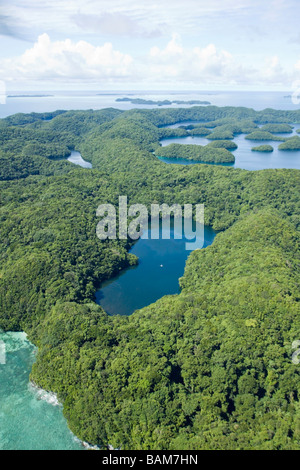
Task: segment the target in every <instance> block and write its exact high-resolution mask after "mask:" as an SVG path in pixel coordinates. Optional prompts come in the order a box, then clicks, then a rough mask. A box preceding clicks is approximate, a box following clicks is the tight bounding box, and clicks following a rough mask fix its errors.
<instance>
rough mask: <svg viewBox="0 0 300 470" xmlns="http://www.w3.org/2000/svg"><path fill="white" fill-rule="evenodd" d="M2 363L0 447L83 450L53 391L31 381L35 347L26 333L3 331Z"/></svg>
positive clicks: (0, 340)
mask: <svg viewBox="0 0 300 470" xmlns="http://www.w3.org/2000/svg"><path fill="white" fill-rule="evenodd" d="M0 342H1V345H2V346H4V348H5V363H3V362H4V361H2V362H1V363H0V423H1V425H0V450H84V447H83V444H82V443H81V441H79V440H78V439H76V437H75V436H74V435H73V434H72V433H71V431H70V430H69V428H68V426H67V422H66V420H65V418H64V416H63V412H62V406H61V405H60V404H59V403H58V402H57V399H56V397H55V395H54V394H51V393H47V392H45V391H43V390H40V389H37V388H35V387H34V386H32V385H31V384H30V381H29V374H30V371H31V369H32V365H33V363H34V362H35V357H36V348H35V347H34V346H33V345H32V344H31V343H30V342H29V341H28V340H27V337H26V334H25V333H12V332H9V333H4V332H2V331H1V330H0Z"/></svg>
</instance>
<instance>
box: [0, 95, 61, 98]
mask: <svg viewBox="0 0 300 470" xmlns="http://www.w3.org/2000/svg"><path fill="white" fill-rule="evenodd" d="M49 96H54V95H8V96H7V98H48V97H49Z"/></svg>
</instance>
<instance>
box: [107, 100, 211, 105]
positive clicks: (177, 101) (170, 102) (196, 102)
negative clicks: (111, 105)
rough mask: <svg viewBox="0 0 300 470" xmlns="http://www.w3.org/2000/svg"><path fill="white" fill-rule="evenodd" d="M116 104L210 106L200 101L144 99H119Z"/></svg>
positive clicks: (206, 102)
mask: <svg viewBox="0 0 300 470" xmlns="http://www.w3.org/2000/svg"><path fill="white" fill-rule="evenodd" d="M116 102H118V103H120V102H129V103H131V104H138V105H152V106H170V105H172V104H188V105H210V104H211V103H210V102H209V101H200V100H189V101H180V100H175V101H170V100H163V101H153V100H145V99H143V98H117V99H116Z"/></svg>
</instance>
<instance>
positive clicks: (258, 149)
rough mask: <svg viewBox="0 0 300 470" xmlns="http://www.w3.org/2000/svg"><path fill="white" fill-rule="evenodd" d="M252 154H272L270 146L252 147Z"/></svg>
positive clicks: (272, 150)
mask: <svg viewBox="0 0 300 470" xmlns="http://www.w3.org/2000/svg"><path fill="white" fill-rule="evenodd" d="M251 150H252V152H274V148H273V147H272V145H259V146H258V147H253V148H252V149H251Z"/></svg>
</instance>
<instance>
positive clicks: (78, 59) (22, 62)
mask: <svg viewBox="0 0 300 470" xmlns="http://www.w3.org/2000/svg"><path fill="white" fill-rule="evenodd" d="M132 63H133V59H132V57H131V56H130V55H129V54H123V53H121V52H120V51H117V50H115V49H114V48H113V46H112V44H111V43H105V44H104V45H103V46H97V47H96V46H93V45H91V44H89V43H88V42H86V41H79V42H76V43H75V42H72V41H71V40H70V39H66V40H64V41H55V42H52V41H51V40H50V38H49V36H48V35H47V34H42V35H41V36H39V38H38V41H37V42H36V43H35V44H34V46H33V47H32V48H31V49H28V50H27V51H26V52H25V53H24V54H23V55H22V56H21V57H17V58H13V59H5V60H3V61H2V62H0V73H1V77H2V78H4V79H5V80H28V79H31V80H40V79H47V80H49V79H69V80H70V79H74V80H75V79H81V80H84V79H108V78H109V79H111V78H113V79H118V78H123V77H127V76H130V74H131V66H132Z"/></svg>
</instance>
